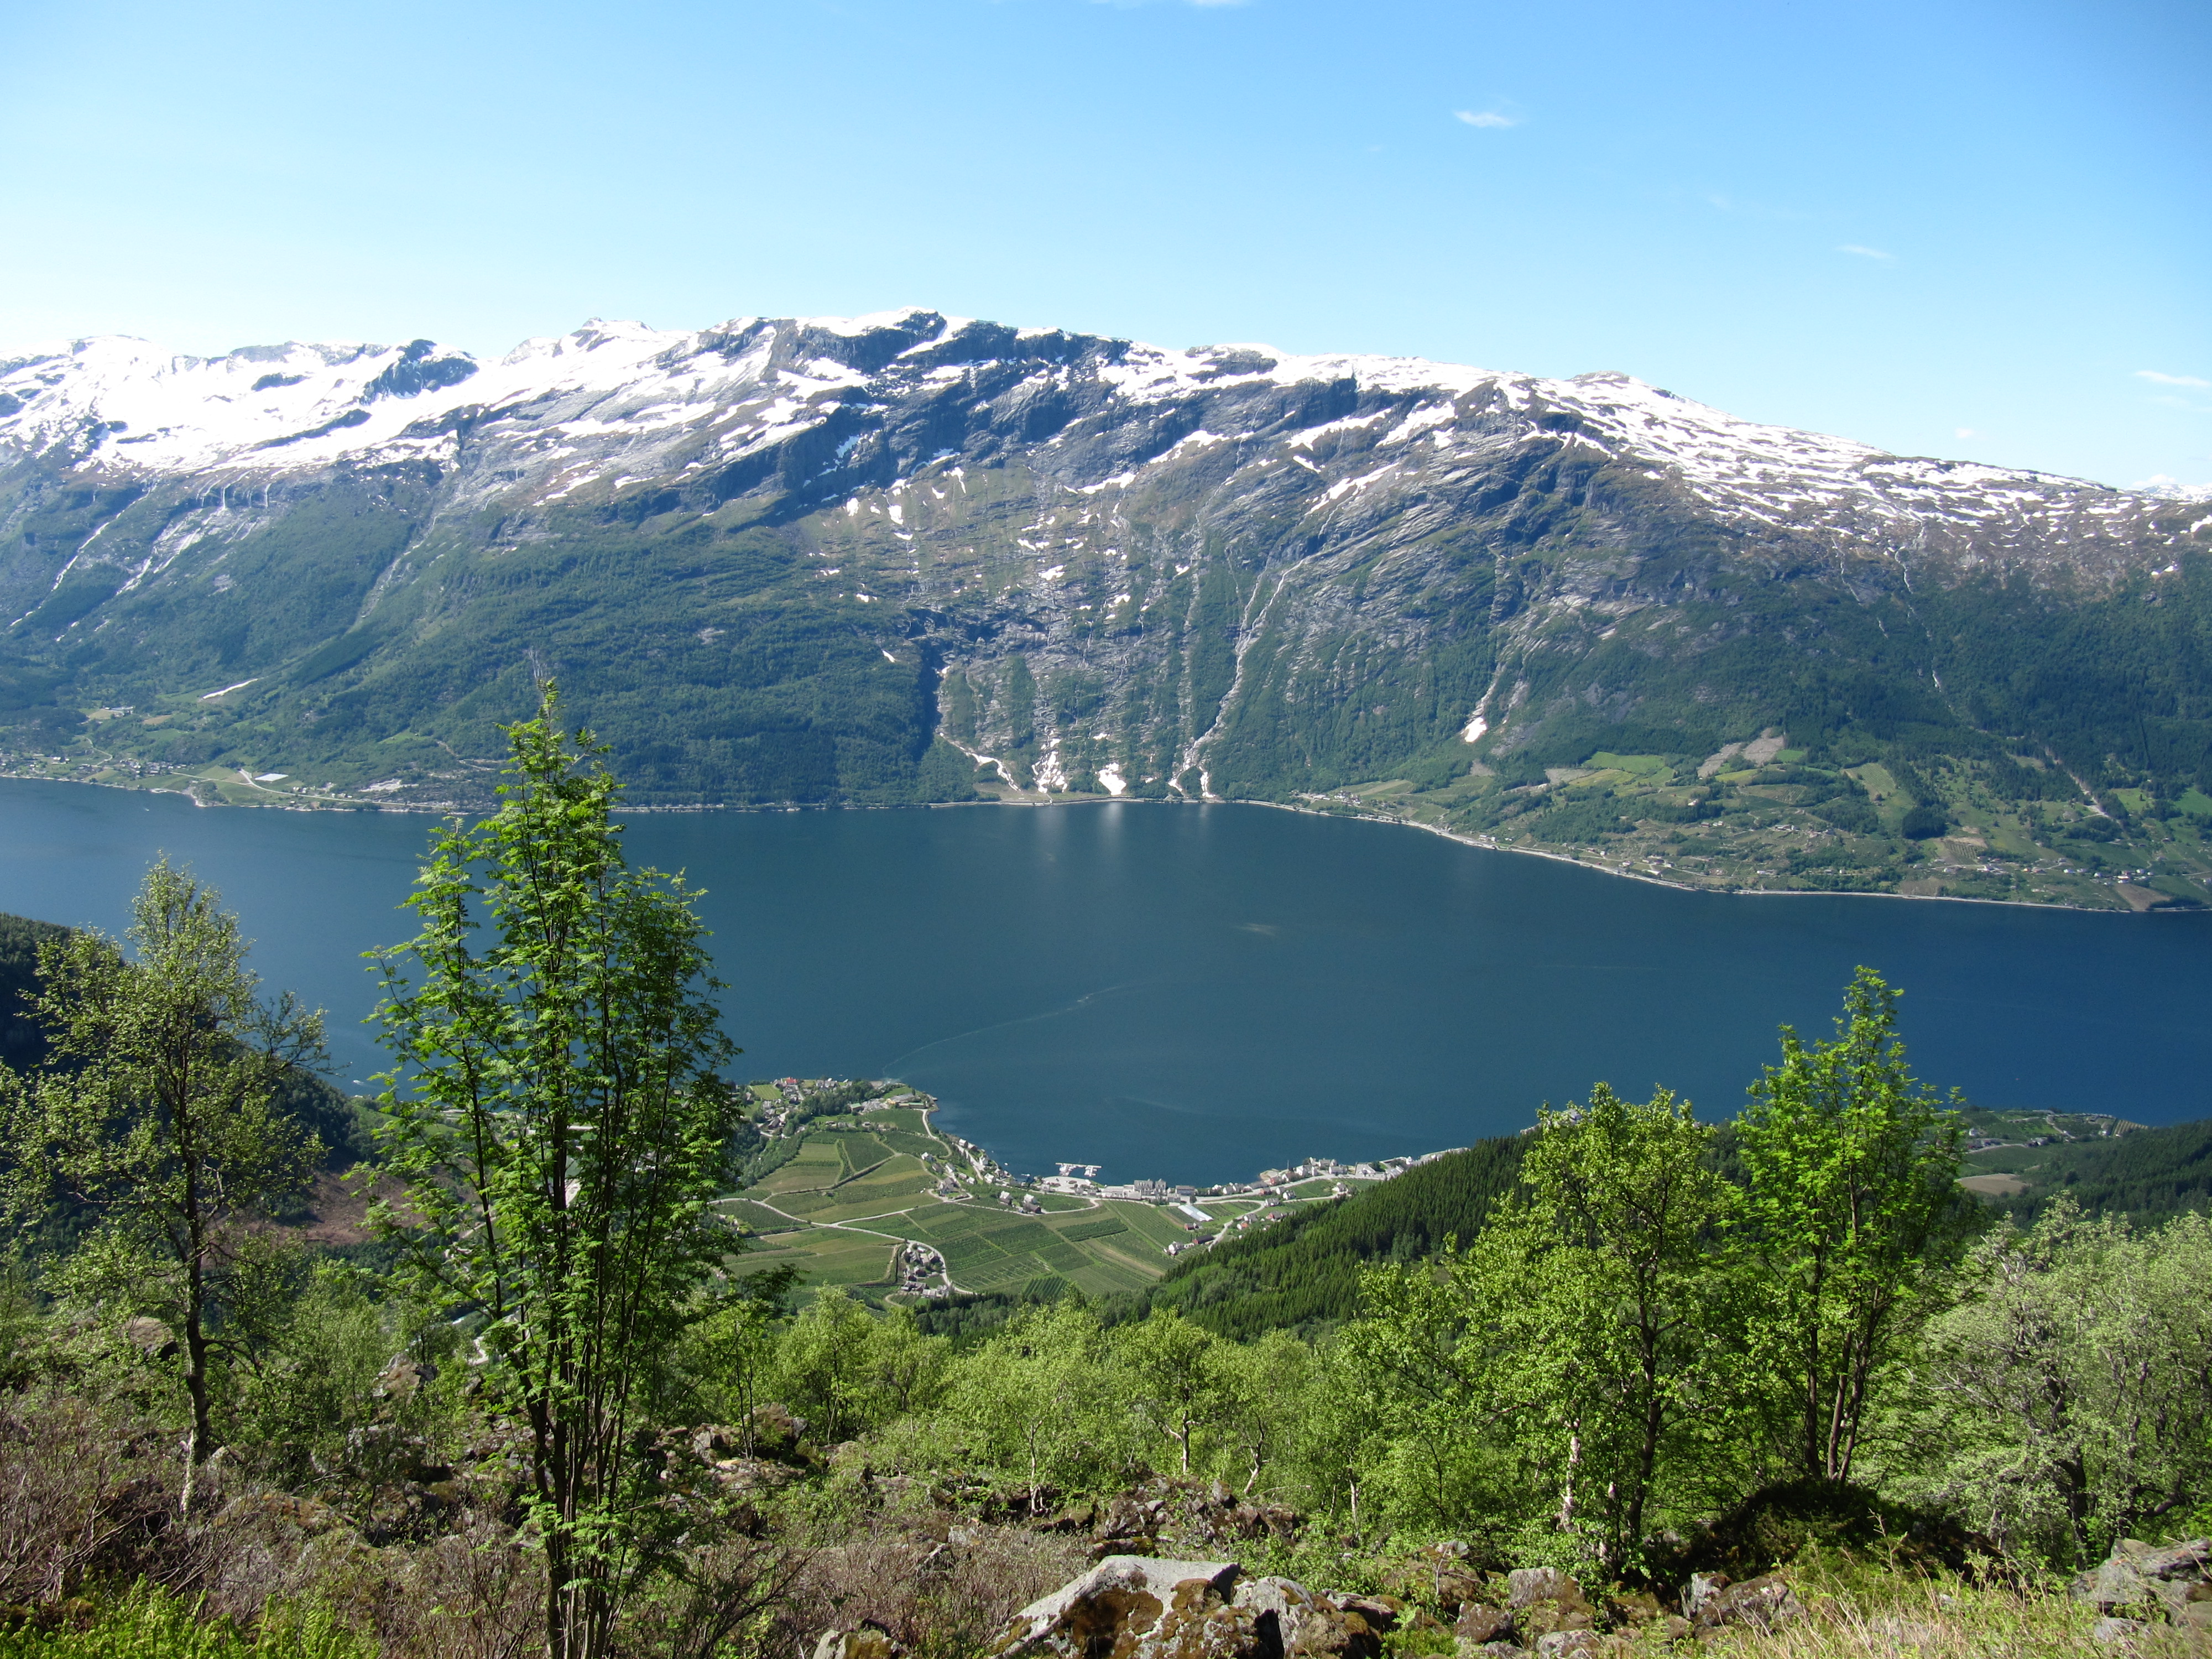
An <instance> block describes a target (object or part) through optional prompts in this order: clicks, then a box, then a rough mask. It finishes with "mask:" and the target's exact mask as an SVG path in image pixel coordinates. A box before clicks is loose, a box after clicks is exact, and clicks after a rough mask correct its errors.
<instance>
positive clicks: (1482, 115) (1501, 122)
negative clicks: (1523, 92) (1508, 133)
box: [1452, 109, 1521, 127]
mask: <svg viewBox="0 0 2212 1659" xmlns="http://www.w3.org/2000/svg"><path fill="white" fill-rule="evenodd" d="M1452 118H1453V119H1454V120H1457V121H1464V122H1466V123H1467V124H1468V125H1469V126H1471V127H1517V126H1519V125H1521V122H1520V118H1518V117H1516V116H1511V115H1501V114H1499V113H1498V112H1497V111H1496V110H1494V109H1455V110H1454V111H1453V112H1452Z"/></svg>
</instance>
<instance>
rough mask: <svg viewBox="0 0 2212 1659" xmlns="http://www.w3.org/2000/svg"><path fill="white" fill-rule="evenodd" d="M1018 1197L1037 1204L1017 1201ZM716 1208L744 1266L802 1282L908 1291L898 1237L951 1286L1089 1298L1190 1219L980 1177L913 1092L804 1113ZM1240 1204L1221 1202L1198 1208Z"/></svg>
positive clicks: (766, 1099)
mask: <svg viewBox="0 0 2212 1659" xmlns="http://www.w3.org/2000/svg"><path fill="white" fill-rule="evenodd" d="M756 1093H757V1096H758V1097H759V1098H760V1099H761V1100H762V1102H763V1104H764V1105H766V1104H769V1103H773V1102H774V1100H775V1092H774V1091H773V1090H770V1089H767V1088H766V1087H765V1086H763V1087H762V1088H760V1089H757V1090H756ZM916 1098H917V1102H918V1103H917V1104H915V1105H912V1106H901V1107H897V1108H894V1109H877V1110H870V1111H865V1112H858V1113H850V1114H840V1115H835V1116H830V1117H825V1118H818V1119H816V1120H815V1121H812V1122H811V1123H810V1124H808V1125H807V1126H806V1127H805V1130H804V1131H803V1132H802V1139H801V1140H800V1143H799V1147H798V1149H797V1150H796V1152H793V1154H792V1156H791V1157H790V1158H788V1159H787V1161H786V1162H784V1163H783V1164H781V1165H780V1166H778V1167H777V1168H775V1169H774V1170H770V1171H769V1172H768V1173H767V1174H766V1175H764V1176H762V1177H761V1178H760V1179H759V1180H758V1181H757V1182H753V1183H752V1184H751V1185H750V1186H748V1187H746V1188H744V1189H743V1191H742V1192H741V1193H739V1194H736V1195H734V1196H732V1197H731V1198H728V1199H726V1200H723V1206H724V1208H725V1209H726V1212H728V1213H729V1214H730V1215H731V1216H732V1218H735V1219H737V1220H738V1221H739V1222H740V1223H741V1224H742V1225H744V1228H745V1229H746V1231H748V1232H750V1233H751V1234H753V1235H755V1239H756V1242H755V1245H754V1249H752V1251H751V1252H750V1253H749V1255H748V1256H747V1258H746V1261H747V1266H748V1267H749V1268H750V1267H756V1266H761V1267H765V1266H773V1265H775V1264H777V1263H780V1262H791V1263H793V1264H795V1265H797V1266H798V1267H799V1268H800V1269H801V1270H802V1272H803V1273H804V1274H805V1279H804V1285H805V1291H815V1290H818V1289H820V1288H821V1287H822V1286H823V1285H848V1286H849V1287H851V1288H852V1289H853V1290H854V1291H855V1292H856V1293H857V1294H859V1295H860V1296H862V1297H866V1299H868V1300H870V1301H872V1302H876V1303H882V1302H884V1301H887V1300H890V1299H896V1298H904V1297H911V1296H912V1295H913V1294H914V1291H913V1290H912V1289H911V1287H902V1285H901V1282H900V1278H899V1272H898V1264H897V1262H896V1258H895V1254H894V1253H895V1251H896V1247H897V1246H898V1244H899V1243H901V1242H902V1241H908V1240H911V1241H914V1242H916V1243H923V1244H927V1245H929V1246H931V1247H933V1249H936V1250H938V1251H939V1252H940V1253H941V1255H942V1256H943V1259H944V1262H945V1279H949V1281H950V1283H951V1286H952V1287H953V1288H954V1289H956V1290H958V1291H1006V1290H1019V1289H1022V1288H1024V1287H1028V1286H1035V1287H1038V1288H1043V1287H1046V1286H1048V1285H1054V1284H1059V1285H1073V1286H1076V1287H1078V1288H1079V1289H1080V1290H1082V1291H1084V1292H1085V1294H1086V1295H1092V1296H1100V1295H1106V1294H1109V1293H1110V1292H1113V1291H1127V1290H1134V1289H1137V1288H1139V1287H1140V1286H1142V1285H1146V1284H1149V1283H1150V1282H1152V1280H1153V1279H1158V1278H1159V1277H1160V1275H1161V1274H1162V1273H1164V1272H1165V1271H1166V1270H1167V1268H1168V1266H1169V1264H1170V1261H1171V1260H1172V1258H1171V1257H1170V1255H1168V1250H1167V1247H1168V1246H1169V1245H1170V1244H1173V1243H1184V1242H1188V1240H1189V1239H1190V1238H1191V1237H1192V1234H1193V1231H1194V1223H1193V1221H1192V1219H1191V1218H1189V1217H1188V1216H1186V1215H1184V1214H1183V1213H1182V1212H1179V1211H1174V1210H1169V1209H1164V1208H1163V1207H1161V1206H1157V1205H1153V1204H1148V1203H1140V1202H1135V1201H1132V1200H1121V1199H1103V1200H1093V1199H1089V1198H1077V1197H1070V1196H1067V1195H1065V1194H1025V1193H1024V1192H1022V1191H1020V1190H1018V1189H1016V1188H1012V1187H1011V1186H1010V1185H1008V1184H1007V1183H1006V1182H994V1181H991V1180H988V1179H986V1178H984V1177H983V1176H980V1175H979V1174H978V1173H977V1172H976V1170H975V1169H974V1168H973V1166H972V1165H971V1163H970V1160H969V1157H968V1156H967V1154H966V1153H965V1152H963V1151H962V1149H960V1148H958V1147H957V1146H954V1145H952V1144H951V1142H949V1141H947V1140H945V1139H943V1138H942V1137H940V1136H939V1134H938V1133H936V1132H935V1130H934V1129H933V1127H931V1124H930V1120H929V1113H928V1109H927V1106H926V1105H924V1104H921V1103H919V1101H920V1098H921V1097H916ZM948 1174H949V1175H951V1176H955V1177H956V1178H957V1190H958V1192H959V1193H960V1194H961V1196H960V1197H958V1198H957V1199H955V1200H950V1201H948V1200H946V1199H945V1197H943V1196H942V1195H940V1193H939V1187H940V1185H941V1183H942V1182H943V1181H944V1179H945V1176H947V1175H948ZM1024 1196H1027V1197H1030V1198H1031V1199H1032V1200H1034V1201H1036V1202H1039V1203H1040V1204H1041V1205H1042V1208H1043V1213H1042V1214H1025V1213H1024V1212H1021V1211H1020V1210H1019V1209H1018V1208H1017V1207H1016V1206H1018V1204H1019V1202H1020V1200H1021V1199H1022V1198H1023V1197H1024ZM1247 1207H1249V1206H1247V1205H1245V1204H1243V1203H1241V1202H1237V1201H1235V1200H1231V1202H1230V1203H1228V1204H1225V1205H1223V1204H1214V1205H1210V1206H1209V1210H1210V1211H1211V1212H1212V1213H1214V1214H1216V1215H1218V1216H1226V1215H1230V1214H1234V1213H1237V1212H1242V1211H1243V1210H1244V1209H1245V1208H1247ZM932 1282H942V1281H940V1280H939V1279H937V1278H936V1276H934V1275H933V1276H932ZM805 1291H802V1294H804V1293H805Z"/></svg>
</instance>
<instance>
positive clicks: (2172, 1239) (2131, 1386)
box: [1890, 1198, 2212, 1565]
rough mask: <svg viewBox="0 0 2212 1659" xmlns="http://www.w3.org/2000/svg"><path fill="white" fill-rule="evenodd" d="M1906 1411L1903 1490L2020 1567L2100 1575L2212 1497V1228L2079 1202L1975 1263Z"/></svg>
mask: <svg viewBox="0 0 2212 1659" xmlns="http://www.w3.org/2000/svg"><path fill="white" fill-rule="evenodd" d="M1968 1286H1969V1289H1970V1291H1971V1294H1970V1295H1969V1296H1968V1297H1966V1299H1965V1300H1964V1301H1962V1302H1961V1303H1960V1305H1959V1306H1957V1307H1955V1308H1953V1309H1951V1310H1948V1312H1946V1313H1945V1314H1943V1315H1942V1316H1941V1317H1939V1318H1938V1319H1937V1320H1936V1322H1935V1323H1934V1325H1933V1326H1931V1327H1930V1328H1929V1332H1928V1334H1927V1337H1926V1340H1925V1341H1924V1342H1923V1345H1922V1350H1921V1352H1920V1354H1919V1355H1918V1356H1917V1360H1916V1363H1915V1378H1914V1380H1915V1382H1916V1383H1917V1389H1915V1390H1914V1394H1913V1396H1912V1397H1911V1398H1910V1399H1908V1400H1906V1401H1901V1402H1900V1410H1899V1415H1901V1416H1902V1417H1903V1418H1904V1419H1905V1423H1904V1425H1903V1428H1904V1441H1905V1445H1904V1449H1903V1452H1902V1454H1901V1455H1898V1456H1897V1457H1895V1458H1894V1459H1893V1460H1890V1461H1891V1462H1892V1463H1893V1468H1892V1469H1891V1471H1890V1480H1891V1483H1892V1484H1893V1485H1895V1486H1899V1487H1901V1488H1902V1489H1904V1490H1905V1491H1906V1492H1911V1494H1912V1495H1913V1496H1915V1497H1917V1498H1922V1499H1923V1500H1925V1501H1932V1502H1935V1503H1938V1504H1943V1505H1945V1506H1946V1507H1948V1508H1950V1509H1952V1510H1954V1511H1955V1512H1957V1513H1959V1514H1960V1515H1962V1516H1965V1517H1966V1520H1967V1521H1968V1522H1970V1523H1971V1524H1972V1525H1973V1526H1975V1527H1977V1528H1979V1529H1980V1530H1982V1531H1984V1532H1985V1533H1987V1534H1989V1535H1990V1537H1992V1538H1994V1539H1996V1540H1997V1541H1999V1542H2000V1543H2001V1544H2002V1545H2003V1546H2004V1547H2005V1549H2006V1550H2007V1552H2008V1553H2010V1554H2013V1555H2015V1556H2017V1557H2024V1558H2026V1559H2036V1560H2041V1561H2045V1562H2049V1563H2053V1564H2057V1565H2071V1564H2076V1563H2081V1562H2085V1561H2093V1560H2095V1559H2097V1558H2098V1557H2099V1556H2100V1555H2101V1554H2103V1553H2105V1552H2106V1551H2107V1550H2109V1549H2110V1548H2112V1546H2113V1545H2114V1544H2115V1543H2117V1542H2118V1541H2119V1540H2121V1539H2122V1538H2129V1537H2142V1538H2148V1537H2152V1536H2154V1535H2157V1534H2160V1532H2162V1531H2171V1530H2172V1528H2174V1527H2175V1525H2176V1524H2177V1522H2179V1523H2180V1524H2182V1525H2184V1526H2189V1525H2190V1524H2191V1521H2190V1516H2189V1513H2188V1512H2189V1510H2190V1508H2191V1505H2192V1504H2203V1500H2204V1497H2205V1494H2206V1493H2207V1492H2212V1219H2208V1218H2206V1217H2205V1216H2203V1215H2201V1214H2198V1215H2185V1216H2177V1217H2175V1218H2172V1220H2170V1221H2169V1222H2167V1223H2166V1225H2164V1226H2162V1227H2157V1228H2154V1229H2149V1230H2138V1229H2136V1228H2134V1227H2131V1226H2130V1225H2129V1224H2128V1221H2127V1218H2125V1217H2124V1216H2095V1217H2089V1216H2084V1215H2082V1214H2081V1212H2080V1211H2078V1210H2077V1209H2075V1207H2074V1206H2073V1205H2072V1204H2071V1203H2070V1202H2069V1201H2068V1200H2064V1199H2063V1198H2062V1199H2061V1200H2058V1201H2057V1203H2055V1204H2053V1205H2052V1206H2051V1208H2050V1209H2049V1210H2048V1211H2046V1212H2045V1213H2044V1215H2043V1216H2042V1217H2041V1218H2039V1219H2038V1221H2037V1222H2036V1224H2035V1225H2034V1226H2033V1228H2031V1229H2029V1230H2027V1231H2020V1230H2018V1229H2016V1228H2014V1227H2012V1226H2010V1225H2006V1226H2004V1227H2002V1228H2001V1229H2000V1230H1998V1231H1996V1232H1994V1233H1992V1234H1991V1235H1990V1237H1988V1238H1986V1239H1984V1240H1983V1241H1982V1242H1981V1243H1980V1244H1979V1245H1978V1246H1977V1247H1976V1249H1975V1250H1974V1252H1973V1254H1972V1257H1971V1258H1970V1259H1969V1262H1968Z"/></svg>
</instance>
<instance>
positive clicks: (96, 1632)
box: [0, 1583, 376, 1659]
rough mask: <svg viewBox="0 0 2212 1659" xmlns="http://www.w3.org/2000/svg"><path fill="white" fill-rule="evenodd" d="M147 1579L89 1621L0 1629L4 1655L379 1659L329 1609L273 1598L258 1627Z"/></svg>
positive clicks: (13, 1658)
mask: <svg viewBox="0 0 2212 1659" xmlns="http://www.w3.org/2000/svg"><path fill="white" fill-rule="evenodd" d="M203 1605H204V1604H203V1603H202V1602H200V1601H195V1600H191V1599H187V1598H186V1597H185V1596H181V1595H173V1594H171V1593H170V1592H168V1591H166V1590H162V1589H156V1588H155V1587H154V1586H153V1585H150V1584H145V1583H141V1584H138V1585H137V1586H135V1587H134V1588H132V1589H131V1590H130V1592H129V1593H128V1594H126V1595H124V1596H122V1597H121V1598H120V1599H118V1600H117V1601H111V1602H109V1603H107V1604H106V1605H105V1606H103V1607H100V1610H99V1611H98V1613H96V1614H95V1615H94V1618H93V1619H92V1620H90V1622H88V1623H87V1624H84V1625H82V1626H76V1625H70V1624H58V1625H56V1626H53V1627H52V1628H50V1629H41V1628H40V1627H39V1626H36V1625H34V1624H27V1623H26V1624H21V1625H17V1626H15V1627H13V1628H3V1627H0V1659H374V1656H375V1653H376V1647H375V1644H374V1643H372V1642H369V1641H366V1640H364V1639H363V1638H361V1637H359V1636H357V1635H356V1634H355V1633H354V1632H352V1631H351V1630H349V1629H348V1628H347V1627H346V1626H344V1625H343V1624H341V1623H340V1622H339V1621H338V1620H337V1617H336V1616H335V1615H334V1614H333V1613H331V1610H330V1609H329V1608H327V1607H313V1606H310V1607H287V1606H285V1605H283V1604H282V1603H271V1604H270V1607H269V1608H268V1609H267V1610H266V1611H265V1612H264V1613H263V1614H262V1617H261V1620H260V1622H259V1623H258V1626H256V1627H255V1628H254V1629H253V1630H252V1631H245V1630H240V1628H239V1627H238V1626H236V1625H235V1624H234V1623H232V1622H231V1621H230V1620H227V1619H215V1618H207V1617H204V1616H203Z"/></svg>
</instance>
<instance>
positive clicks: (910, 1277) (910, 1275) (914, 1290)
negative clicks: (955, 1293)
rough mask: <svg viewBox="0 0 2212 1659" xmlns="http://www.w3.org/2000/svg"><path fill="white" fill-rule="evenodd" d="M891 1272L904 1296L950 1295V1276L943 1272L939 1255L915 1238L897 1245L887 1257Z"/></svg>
mask: <svg viewBox="0 0 2212 1659" xmlns="http://www.w3.org/2000/svg"><path fill="white" fill-rule="evenodd" d="M891 1271H892V1273H894V1274H895V1275H896V1277H897V1279H898V1287H899V1289H900V1290H902V1291H905V1292H906V1293H907V1294H908V1296H922V1297H942V1296H949V1295H951V1289H952V1275H951V1273H948V1272H947V1271H946V1270H945V1257H944V1255H943V1253H942V1252H940V1251H939V1249H937V1248H936V1247H935V1246H934V1245H931V1244H924V1243H921V1241H920V1240H919V1239H913V1238H910V1239H908V1240H907V1241H906V1242H905V1243H903V1244H902V1245H900V1246H899V1248H898V1253H897V1254H896V1255H894V1256H893V1257H892V1258H891Z"/></svg>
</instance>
